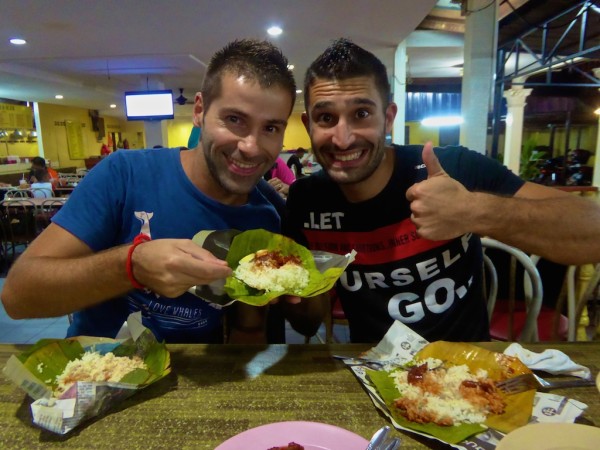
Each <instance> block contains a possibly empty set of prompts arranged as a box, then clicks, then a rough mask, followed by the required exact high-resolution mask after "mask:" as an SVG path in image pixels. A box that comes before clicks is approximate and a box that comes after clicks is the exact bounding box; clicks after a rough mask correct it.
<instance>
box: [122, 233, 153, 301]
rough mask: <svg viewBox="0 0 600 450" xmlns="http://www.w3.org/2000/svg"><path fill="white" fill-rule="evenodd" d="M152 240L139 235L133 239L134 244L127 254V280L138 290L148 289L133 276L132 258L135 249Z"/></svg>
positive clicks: (144, 235)
mask: <svg viewBox="0 0 600 450" xmlns="http://www.w3.org/2000/svg"><path fill="white" fill-rule="evenodd" d="M149 240H150V236H148V235H147V234H142V233H140V234H138V235H137V236H136V237H135V238H134V239H133V244H131V247H129V251H128V252H127V261H126V262H125V270H126V271H127V278H129V281H130V283H131V285H132V286H133V287H134V288H136V289H146V287H145V286H142V285H141V284H140V283H138V281H137V280H136V279H135V277H134V276H133V263H132V261H131V256H132V255H133V251H134V250H135V248H136V247H137V246H138V245H140V244H142V243H144V242H147V241H149Z"/></svg>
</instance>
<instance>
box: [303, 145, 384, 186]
mask: <svg viewBox="0 0 600 450" xmlns="http://www.w3.org/2000/svg"><path fill="white" fill-rule="evenodd" d="M363 147H367V146H366V145H363ZM369 147H370V149H369V153H370V156H371V158H370V159H369V160H368V161H367V165H366V166H363V167H360V168H356V169H354V170H351V171H337V170H330V169H328V168H327V165H326V164H324V160H323V158H321V157H320V156H317V155H315V156H316V159H317V162H318V163H319V164H321V166H323V168H324V169H325V171H326V172H327V174H328V175H329V177H330V178H331V179H332V180H334V181H335V182H336V183H337V184H340V185H351V184H358V183H361V182H363V181H365V180H366V179H368V178H369V177H371V176H372V175H373V174H374V173H375V171H376V170H377V168H378V167H379V165H380V164H381V162H382V161H383V158H384V156H385V139H384V138H383V139H380V140H379V141H378V142H377V144H375V145H369ZM313 148H314V147H313Z"/></svg>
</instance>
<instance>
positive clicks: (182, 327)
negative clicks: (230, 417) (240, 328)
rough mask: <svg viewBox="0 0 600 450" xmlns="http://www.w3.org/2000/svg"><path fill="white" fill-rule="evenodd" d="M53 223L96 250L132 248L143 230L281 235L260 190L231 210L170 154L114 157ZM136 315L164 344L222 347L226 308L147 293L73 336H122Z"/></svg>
mask: <svg viewBox="0 0 600 450" xmlns="http://www.w3.org/2000/svg"><path fill="white" fill-rule="evenodd" d="M53 222H54V223H56V224H57V225H59V226H60V227H62V228H64V229H65V230H67V231H68V232H70V233H72V234H73V235H75V236H76V237H78V238H79V239H81V240H82V241H83V242H85V243H86V244H87V245H88V246H90V248H91V249H92V250H93V251H95V252H99V251H101V250H105V249H109V248H112V247H115V246H118V245H121V244H127V243H131V242H132V241H133V239H134V237H135V236H136V235H138V234H139V233H140V232H144V233H146V234H149V235H150V236H151V237H152V239H161V238H175V239H191V238H192V237H193V236H194V235H195V234H196V233H197V232H199V231H200V230H224V229H238V230H242V231H243V230H249V229H255V228H264V229H266V230H269V231H273V232H278V231H279V229H280V222H279V216H278V215H277V213H276V211H275V209H274V208H273V206H272V205H271V203H269V202H268V201H267V200H266V198H265V197H264V196H263V195H262V194H261V193H260V192H259V191H258V190H257V189H254V191H253V192H252V193H251V194H250V197H249V200H248V203H247V204H245V205H243V206H228V205H223V204H221V203H219V202H217V201H215V200H213V199H211V198H209V197H207V196H206V195H204V194H203V193H202V192H201V191H200V190H199V189H198V188H197V187H196V186H194V185H193V184H192V182H191V181H190V179H189V178H188V177H187V175H186V174H185V172H184V170H183V167H182V165H181V160H180V151H179V149H166V148H165V149H151V150H129V151H127V150H126V151H119V152H115V153H113V154H111V155H110V156H109V157H107V158H105V159H104V160H103V161H102V162H100V163H99V164H98V165H96V166H95V167H94V169H93V170H91V171H90V172H89V174H88V175H86V177H85V178H84V179H83V180H82V182H81V183H80V184H79V186H78V187H77V189H75V190H74V191H73V193H72V195H71V196H70V198H69V201H68V202H66V204H65V205H64V206H63V207H62V209H61V210H60V211H59V212H58V213H57V214H56V215H55V216H54V218H53ZM123 271H125V267H123ZM98 276H102V274H98ZM135 311H141V312H142V318H143V323H144V325H145V326H147V327H148V328H150V329H151V330H152V331H153V332H154V334H155V335H156V337H157V338H158V339H159V340H163V339H164V340H165V341H167V342H221V341H222V337H223V334H222V314H223V311H222V309H221V308H220V307H215V306H213V305H212V304H209V303H207V302H205V301H204V300H201V299H199V298H198V297H196V296H194V295H192V294H188V293H186V294H184V295H182V296H180V297H177V298H165V297H161V296H157V295H156V294H154V293H145V292H143V291H140V290H132V291H130V292H129V293H128V294H127V295H125V296H123V297H119V298H116V299H113V300H109V301H106V302H104V303H101V304H99V305H97V306H94V307H91V308H88V309H86V310H83V311H79V312H77V313H75V314H74V316H73V323H72V324H71V326H70V327H69V331H68V336H78V335H90V336H105V337H114V336H115V335H116V333H117V332H118V330H119V328H120V327H121V326H122V324H123V322H124V321H125V320H126V318H127V316H128V315H129V313H131V312H135Z"/></svg>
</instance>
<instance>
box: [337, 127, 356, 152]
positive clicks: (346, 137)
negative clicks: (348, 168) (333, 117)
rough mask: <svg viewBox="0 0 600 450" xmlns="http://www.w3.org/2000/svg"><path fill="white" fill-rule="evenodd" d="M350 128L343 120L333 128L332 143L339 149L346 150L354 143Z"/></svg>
mask: <svg viewBox="0 0 600 450" xmlns="http://www.w3.org/2000/svg"><path fill="white" fill-rule="evenodd" d="M355 139H356V138H355V136H354V132H353V129H352V126H351V125H350V124H349V123H348V122H346V121H345V120H340V121H339V122H338V123H337V124H336V125H335V127H334V128H333V136H332V139H331V140H332V143H333V144H334V145H335V146H336V147H339V148H342V149H344V148H348V147H349V146H350V145H352V144H353V143H354V141H355Z"/></svg>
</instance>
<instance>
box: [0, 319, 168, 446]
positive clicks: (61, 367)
mask: <svg viewBox="0 0 600 450" xmlns="http://www.w3.org/2000/svg"><path fill="white" fill-rule="evenodd" d="M119 334H120V335H121V337H122V338H121V339H109V338H101V337H92V336H77V337H72V338H67V339H42V340H40V341H38V342H37V343H36V344H34V345H33V347H31V348H30V349H28V350H27V351H25V352H23V353H21V354H20V355H18V356H15V355H13V356H11V358H10V359H9V360H8V361H7V363H6V366H5V367H4V370H3V371H4V374H5V375H6V376H7V378H9V379H10V380H11V381H13V382H14V383H15V384H17V385H18V386H19V387H20V388H21V389H23V390H24V391H25V392H26V393H27V394H29V395H30V396H31V397H32V398H33V399H34V400H35V401H34V402H33V403H32V405H31V412H32V416H33V422H34V423H35V424H37V425H39V426H40V427H42V428H44V429H47V430H49V431H52V432H54V433H58V434H67V433H68V432H69V431H71V430H72V429H74V428H75V427H77V426H78V425H79V424H81V423H83V422H85V421H86V420H88V419H90V418H92V417H94V416H98V415H100V414H103V413H104V412H106V411H107V410H109V409H111V408H112V407H114V406H115V405H116V404H118V403H119V402H121V401H122V400H124V399H126V398H128V397H130V396H132V395H133V394H135V393H136V392H137V391H138V390H140V389H143V388H145V387H146V386H149V385H150V384H152V383H154V382H156V381H158V380H160V379H161V378H163V377H164V376H166V375H167V374H169V373H170V372H171V363H170V354H169V351H168V350H167V348H166V346H165V344H164V343H159V342H157V341H156V338H155V337H154V335H153V334H152V332H151V331H150V330H149V329H147V328H145V327H144V326H143V325H142V324H141V316H140V314H139V313H134V314H131V315H130V316H129V318H128V321H127V322H126V325H124V327H123V329H122V330H121V332H120V333H119ZM90 353H97V354H99V355H106V354H107V353H112V354H113V355H114V356H115V357H128V358H130V359H133V360H135V361H141V362H143V364H140V365H142V366H143V368H135V369H133V370H131V371H129V372H127V373H125V374H124V375H123V376H122V377H120V379H119V380H118V381H75V382H74V383H73V384H70V385H68V387H67V388H66V390H64V391H62V390H61V389H59V383H58V380H57V377H58V376H59V375H61V374H63V372H64V371H65V368H66V367H67V364H69V363H70V362H72V361H76V360H81V358H82V357H84V355H87V356H89V355H90ZM92 356H94V357H99V356H98V355H92ZM109 356H110V355H109Z"/></svg>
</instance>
